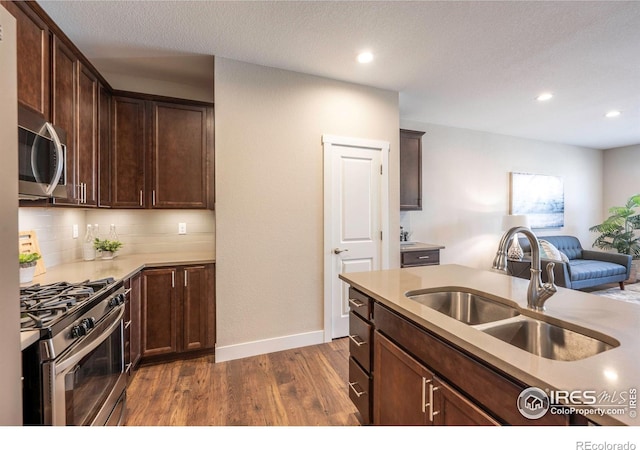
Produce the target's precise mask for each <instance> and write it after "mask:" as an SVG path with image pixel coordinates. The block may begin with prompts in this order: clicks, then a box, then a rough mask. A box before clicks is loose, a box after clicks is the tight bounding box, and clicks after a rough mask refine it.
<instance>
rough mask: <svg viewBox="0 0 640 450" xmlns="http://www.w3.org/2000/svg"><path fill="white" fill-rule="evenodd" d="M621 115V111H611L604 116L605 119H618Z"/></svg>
mask: <svg viewBox="0 0 640 450" xmlns="http://www.w3.org/2000/svg"><path fill="white" fill-rule="evenodd" d="M619 115H620V111H609V112H608V113H606V114H605V115H604V116H605V117H618V116H619Z"/></svg>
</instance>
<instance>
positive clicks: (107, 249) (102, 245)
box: [93, 238, 122, 259]
mask: <svg viewBox="0 0 640 450" xmlns="http://www.w3.org/2000/svg"><path fill="white" fill-rule="evenodd" d="M93 246H94V248H95V249H96V250H97V251H99V252H100V253H101V255H102V256H101V258H102V259H113V258H114V257H115V256H116V252H117V251H118V249H119V248H120V247H122V242H120V241H110V240H109V239H98V238H96V239H95V241H93Z"/></svg>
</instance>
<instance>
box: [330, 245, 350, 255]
mask: <svg viewBox="0 0 640 450" xmlns="http://www.w3.org/2000/svg"><path fill="white" fill-rule="evenodd" d="M348 251H349V249H348V248H337V247H336V248H334V249H333V253H335V254H336V255H339V254H340V253H342V252H348Z"/></svg>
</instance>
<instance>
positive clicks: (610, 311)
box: [340, 264, 640, 425]
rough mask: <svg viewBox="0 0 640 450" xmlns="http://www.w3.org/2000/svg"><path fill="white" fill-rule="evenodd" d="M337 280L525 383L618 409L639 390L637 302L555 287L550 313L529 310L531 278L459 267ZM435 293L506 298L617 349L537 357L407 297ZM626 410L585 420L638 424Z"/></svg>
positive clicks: (356, 275) (414, 269)
mask: <svg viewBox="0 0 640 450" xmlns="http://www.w3.org/2000/svg"><path fill="white" fill-rule="evenodd" d="M340 278H341V279H342V280H344V281H345V282H347V283H349V284H350V285H351V286H353V287H354V288H356V289H358V290H360V291H361V292H363V293H365V294H367V295H369V296H370V297H372V298H373V299H375V300H376V301H379V302H380V303H382V304H384V305H386V306H388V307H389V308H391V309H393V310H394V311H396V312H398V313H399V314H401V315H403V316H405V317H406V318H408V319H410V320H412V321H414V322H415V323H417V324H419V325H420V326H422V327H423V328H425V329H427V330H429V331H431V332H433V333H434V334H436V335H438V336H440V337H442V338H443V339H445V340H447V341H449V342H451V343H452V344H454V345H456V346H458V347H459V348H461V349H463V350H464V351H466V352H467V353H469V354H471V355H473V356H474V357H476V358H477V359H479V360H482V361H485V362H486V363H488V364H490V365H492V366H494V367H496V368H498V369H499V370H502V371H504V372H505V373H506V374H508V375H510V376H512V377H513V378H515V379H517V380H520V381H521V382H522V383H524V384H526V385H529V386H535V387H539V388H541V389H549V390H556V391H558V390H562V391H586V390H589V391H595V392H596V393H597V394H598V395H600V394H607V395H610V396H612V398H613V399H615V401H614V400H611V399H610V401H609V402H604V401H601V402H599V403H600V404H604V403H607V404H613V403H617V402H618V400H620V395H624V396H626V397H628V396H629V395H630V393H632V392H633V390H635V392H637V389H638V388H639V387H640V358H638V349H640V332H639V328H640V305H638V304H633V303H629V302H623V301H619V300H615V299H610V298H606V297H601V296H597V295H593V294H588V293H585V292H580V291H575V290H571V289H565V288H558V292H556V293H555V294H554V295H553V296H552V297H551V298H550V299H548V300H547V302H546V305H545V306H546V310H545V311H544V312H542V313H540V312H536V311H533V310H531V309H528V308H527V287H528V285H529V280H525V279H521V278H515V277H510V276H506V275H504V274H501V273H496V272H493V271H490V270H479V269H474V268H470V267H466V266H461V265H455V264H449V265H440V266H424V267H412V268H404V269H391V270H381V271H373V272H358V273H348V274H341V275H340ZM438 288H444V289H448V290H452V289H451V288H462V289H466V290H469V291H475V292H477V293H479V294H482V295H484V296H486V297H488V298H491V297H493V298H500V299H504V300H506V301H507V303H511V304H512V305H513V306H515V307H517V308H518V309H519V310H520V312H521V313H523V314H525V315H528V316H530V317H533V318H536V319H542V320H549V321H551V322H554V323H557V322H558V321H561V322H562V323H566V324H571V325H572V326H569V328H574V329H580V328H584V329H588V330H590V334H592V335H593V336H594V337H598V335H601V336H607V337H609V338H613V339H614V340H617V341H618V342H619V343H620V345H619V346H618V347H616V348H613V349H610V350H608V351H605V352H602V353H599V354H597V355H594V356H591V357H588V358H585V359H582V360H578V361H554V360H550V359H546V358H542V357H539V356H535V355H533V354H531V353H529V352H527V351H524V350H521V349H519V348H517V347H514V346H512V345H510V344H508V343H506V342H503V341H501V340H499V339H497V338H494V337H492V336H490V335H488V334H486V333H483V332H482V331H480V330H478V329H476V328H473V327H471V326H469V325H467V324H464V323H462V322H459V321H457V320H455V319H453V318H451V317H449V316H447V315H445V314H441V313H439V312H437V311H435V310H434V309H431V308H429V307H427V306H424V305H422V304H420V303H418V302H415V301H413V300H411V299H409V298H407V297H406V296H405V294H406V293H407V292H409V291H415V290H422V289H438ZM504 300H503V301H504ZM374 321H375V319H374ZM609 340H611V339H609ZM514 401H516V399H514ZM621 406H622V407H624V406H628V408H627V411H626V413H625V414H622V415H619V414H607V413H605V414H603V415H599V414H584V415H585V416H586V417H587V418H589V419H590V420H592V421H593V422H595V423H597V424H600V425H640V420H638V418H637V416H636V412H637V409H636V408H633V407H632V404H631V402H626V403H623V404H622V405H621ZM633 406H635V405H633ZM586 407H588V405H585V408H586Z"/></svg>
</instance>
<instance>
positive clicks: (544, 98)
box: [536, 92, 553, 102]
mask: <svg viewBox="0 0 640 450" xmlns="http://www.w3.org/2000/svg"><path fill="white" fill-rule="evenodd" d="M552 98H553V94H552V93H551V92H545V93H543V94H540V95H538V96H537V97H536V100H538V101H539V102H546V101H547V100H551V99H552Z"/></svg>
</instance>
